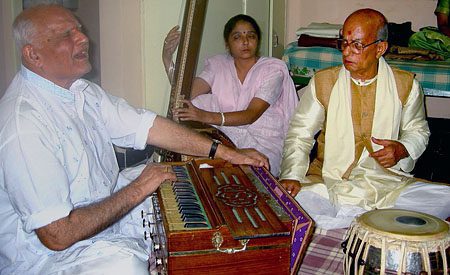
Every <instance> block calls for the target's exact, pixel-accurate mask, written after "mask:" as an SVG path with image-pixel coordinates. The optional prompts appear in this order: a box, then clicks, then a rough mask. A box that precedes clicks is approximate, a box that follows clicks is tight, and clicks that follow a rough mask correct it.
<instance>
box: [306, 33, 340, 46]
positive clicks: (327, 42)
mask: <svg viewBox="0 0 450 275" xmlns="http://www.w3.org/2000/svg"><path fill="white" fill-rule="evenodd" d="M298 46H299V47H314V46H322V47H330V48H337V38H327V37H317V36H311V35H307V34H302V35H300V36H299V37H298Z"/></svg>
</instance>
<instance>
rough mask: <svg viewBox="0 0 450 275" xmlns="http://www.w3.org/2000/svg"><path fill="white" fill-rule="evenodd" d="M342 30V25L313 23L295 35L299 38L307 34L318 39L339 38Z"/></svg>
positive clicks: (300, 29) (301, 28)
mask: <svg viewBox="0 0 450 275" xmlns="http://www.w3.org/2000/svg"><path fill="white" fill-rule="evenodd" d="M341 29H342V25H341V24H330V23H311V24H309V25H308V26H307V27H300V28H299V29H298V30H297V31H296V32H295V34H297V36H300V35H302V34H307V35H310V36H316V37H328V38H339V31H340V30H341Z"/></svg>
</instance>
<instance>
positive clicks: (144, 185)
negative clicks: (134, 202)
mask: <svg viewBox="0 0 450 275" xmlns="http://www.w3.org/2000/svg"><path fill="white" fill-rule="evenodd" d="M176 179H177V177H176V176H175V173H174V172H173V171H172V167H171V166H170V165H162V164H158V163H150V164H148V165H147V166H146V167H145V168H144V170H143V171H142V173H141V174H140V175H139V176H138V177H137V179H136V180H134V182H133V184H135V185H137V186H139V189H140V190H142V192H143V194H144V195H150V194H151V193H153V192H155V191H156V189H158V187H159V186H160V185H161V183H163V182H164V181H166V180H170V181H175V180H176Z"/></svg>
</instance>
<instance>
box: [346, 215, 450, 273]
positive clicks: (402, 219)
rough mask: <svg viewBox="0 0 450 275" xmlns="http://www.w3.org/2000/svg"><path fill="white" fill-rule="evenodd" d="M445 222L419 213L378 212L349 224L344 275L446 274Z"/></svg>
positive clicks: (449, 235) (448, 239) (449, 242)
mask: <svg viewBox="0 0 450 275" xmlns="http://www.w3.org/2000/svg"><path fill="white" fill-rule="evenodd" d="M449 246H450V231H449V226H448V224H447V223H446V222H444V221H442V220H440V219H438V218H436V217H434V216H431V215H428V214H424V213H420V212H415V211H407V210H401V209H380V210H373V211H369V212H366V213H365V214H363V215H361V216H359V217H358V218H356V219H355V221H354V222H353V223H352V225H351V226H350V228H349V229H348V231H347V233H346V239H345V241H344V242H343V243H342V247H343V248H344V253H345V259H344V273H345V274H448V272H449V263H448V259H447V258H448V257H449V256H448V253H449V250H450V248H449Z"/></svg>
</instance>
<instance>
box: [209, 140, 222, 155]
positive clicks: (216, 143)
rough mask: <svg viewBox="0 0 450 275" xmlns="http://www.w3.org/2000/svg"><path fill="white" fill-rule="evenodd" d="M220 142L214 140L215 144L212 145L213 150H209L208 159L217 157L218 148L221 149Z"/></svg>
mask: <svg viewBox="0 0 450 275" xmlns="http://www.w3.org/2000/svg"><path fill="white" fill-rule="evenodd" d="M219 144H220V143H219V142H217V141H215V140H213V143H212V144H211V149H209V155H208V158H210V159H214V156H215V155H216V151H217V147H219Z"/></svg>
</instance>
